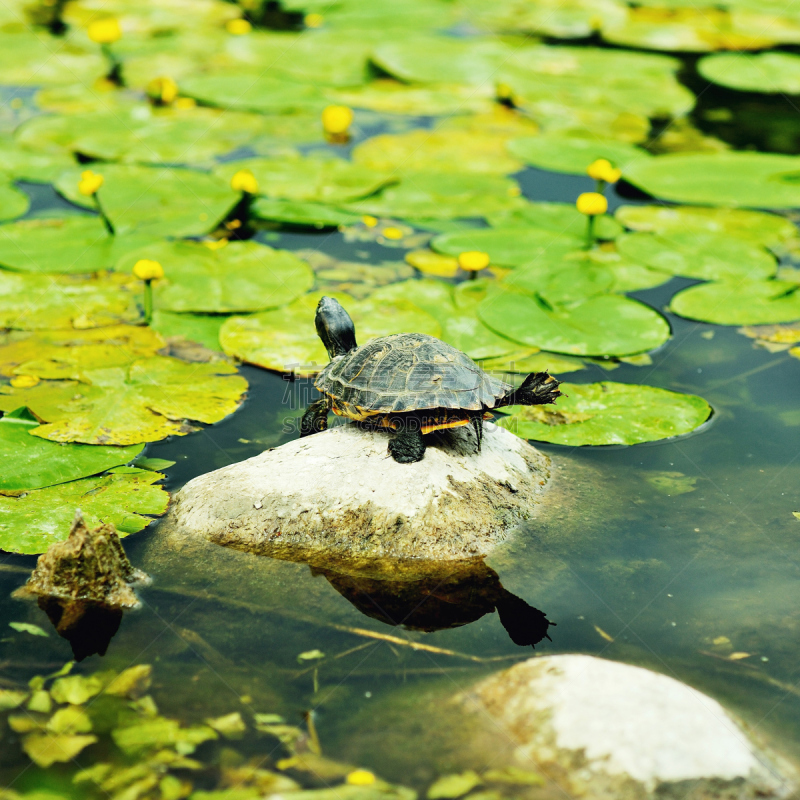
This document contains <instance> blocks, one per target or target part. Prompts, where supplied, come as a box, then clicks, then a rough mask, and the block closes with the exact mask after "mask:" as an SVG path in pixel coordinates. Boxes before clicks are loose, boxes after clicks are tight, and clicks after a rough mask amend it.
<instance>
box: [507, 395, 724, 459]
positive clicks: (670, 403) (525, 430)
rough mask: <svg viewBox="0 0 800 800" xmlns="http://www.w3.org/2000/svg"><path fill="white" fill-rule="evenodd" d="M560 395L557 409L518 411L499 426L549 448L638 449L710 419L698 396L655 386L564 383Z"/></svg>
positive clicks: (682, 432) (514, 411) (683, 432)
mask: <svg viewBox="0 0 800 800" xmlns="http://www.w3.org/2000/svg"><path fill="white" fill-rule="evenodd" d="M562 391H563V392H564V394H565V395H566V396H565V397H560V398H559V399H558V404H557V405H556V406H517V407H516V408H514V409H512V411H513V413H512V414H511V415H510V416H508V417H503V418H502V419H500V420H499V421H498V424H499V425H500V426H502V427H504V428H506V429H507V430H510V431H511V432H512V433H515V434H517V436H522V437H523V438H525V439H535V440H537V441H541V442H553V443H554V444H564V445H570V446H575V445H587V444H590V445H607V444H639V443H640V442H654V441H658V440H659V439H668V438H670V437H672V436H681V435H683V434H686V433H690V432H691V431H693V430H695V429H696V428H698V427H699V426H700V425H702V424H703V423H704V422H705V421H706V420H707V419H708V418H709V417H710V416H711V407H710V406H709V405H708V403H706V401H705V400H703V398H702V397H697V396H696V395H692V394H679V393H677V392H670V391H667V390H666V389H657V388H656V387H654V386H633V385H630V384H625V383H611V382H608V381H604V382H602V383H588V384H569V383H565V384H562Z"/></svg>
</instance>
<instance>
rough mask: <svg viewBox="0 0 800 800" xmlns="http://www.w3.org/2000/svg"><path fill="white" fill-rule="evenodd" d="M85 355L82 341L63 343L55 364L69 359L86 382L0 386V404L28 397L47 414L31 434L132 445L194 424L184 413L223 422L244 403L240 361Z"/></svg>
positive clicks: (43, 368) (29, 369) (47, 370)
mask: <svg viewBox="0 0 800 800" xmlns="http://www.w3.org/2000/svg"><path fill="white" fill-rule="evenodd" d="M76 351H77V352H76ZM80 358H81V353H80V348H75V349H70V348H67V347H65V348H64V353H63V355H62V356H61V359H60V362H56V364H58V363H61V364H64V365H65V368H66V369H69V368H70V367H71V368H72V369H73V372H74V374H76V375H77V376H78V377H80V379H81V381H82V382H80V383H79V382H77V381H75V380H45V381H42V382H41V383H39V384H37V385H36V386H34V387H32V388H26V389H22V388H19V389H15V388H13V387H10V386H0V410H12V409H14V408H18V407H19V406H21V405H26V406H27V407H28V408H29V409H30V410H31V411H32V412H33V413H34V414H35V415H36V416H37V417H38V418H39V419H41V420H44V422H45V424H43V425H41V426H40V427H39V428H36V429H35V431H34V435H35V436H41V437H42V438H43V439H50V440H51V441H54V442H83V443H85V444H119V445H129V444H137V443H139V442H155V441H158V440H159V439H164V438H166V437H167V436H173V435H175V436H183V435H185V434H186V433H189V432H190V431H191V430H192V428H191V427H190V426H189V425H188V424H187V422H186V421H187V420H193V421H198V422H204V423H206V424H209V425H210V424H212V423H214V422H219V421H220V420H221V419H224V418H225V417H226V416H228V415H229V414H232V413H233V412H234V411H235V410H236V409H237V408H238V407H239V404H240V403H241V401H242V395H243V394H244V392H245V390H246V389H247V381H246V380H245V379H244V378H243V377H241V376H240V375H237V374H236V368H235V367H233V366H231V365H230V364H226V363H224V362H215V363H192V364H189V363H186V362H184V361H179V360H178V359H176V358H168V357H164V356H151V357H149V358H148V357H145V358H139V359H136V360H132V361H130V363H127V364H125V363H122V364H115V365H113V366H108V367H97V366H94V365H91V364H90V365H89V366H88V367H86V368H84V366H83V365H82V364H81V363H80V360H79V359H80ZM52 361H55V359H52ZM52 369H53V363H52V362H51V361H48V362H43V363H41V364H38V365H37V364H36V363H35V362H30V363H28V364H26V365H25V373H26V374H32V375H36V374H37V372H38V373H39V374H40V375H43V376H46V375H48V374H51V370H52Z"/></svg>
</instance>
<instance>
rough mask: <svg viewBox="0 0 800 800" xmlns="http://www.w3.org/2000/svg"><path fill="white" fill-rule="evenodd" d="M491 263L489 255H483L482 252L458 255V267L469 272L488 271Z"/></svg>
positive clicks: (472, 251) (470, 251)
mask: <svg viewBox="0 0 800 800" xmlns="http://www.w3.org/2000/svg"><path fill="white" fill-rule="evenodd" d="M490 262H491V259H490V258H489V254H488V253H483V252H481V251H480V250H467V251H466V252H464V253H459V254H458V266H459V267H461V269H463V270H466V271H467V272H477V271H478V270H480V269H486V267H488V266H489V264H490Z"/></svg>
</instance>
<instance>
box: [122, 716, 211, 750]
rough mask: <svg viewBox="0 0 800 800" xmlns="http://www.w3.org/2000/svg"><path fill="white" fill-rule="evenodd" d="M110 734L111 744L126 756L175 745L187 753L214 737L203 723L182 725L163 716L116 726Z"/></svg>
mask: <svg viewBox="0 0 800 800" xmlns="http://www.w3.org/2000/svg"><path fill="white" fill-rule="evenodd" d="M111 736H112V738H113V739H114V744H116V745H117V747H119V749H120V750H122V752H123V753H126V754H127V755H135V754H136V753H141V752H142V751H146V750H157V749H161V748H164V747H176V746H177V747H178V748H179V751H180V752H181V753H182V754H189V753H192V752H193V751H194V750H195V748H196V747H197V746H198V745H200V744H202V743H203V742H207V741H209V740H210V739H216V738H217V734H216V733H214V731H213V730H212V729H211V728H209V727H207V726H205V725H198V726H195V727H193V728H182V727H181V724H180V723H179V722H178V721H177V720H174V719H166V718H164V717H156V718H154V719H142V720H137V721H136V722H135V723H134V724H132V725H127V726H126V727H124V728H117V729H116V730H114V731H113V732H112V733H111Z"/></svg>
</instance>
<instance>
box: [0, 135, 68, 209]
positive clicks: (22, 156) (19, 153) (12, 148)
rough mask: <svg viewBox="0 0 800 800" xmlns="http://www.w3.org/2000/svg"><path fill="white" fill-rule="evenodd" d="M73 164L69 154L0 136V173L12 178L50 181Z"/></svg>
mask: <svg viewBox="0 0 800 800" xmlns="http://www.w3.org/2000/svg"><path fill="white" fill-rule="evenodd" d="M74 166H75V160H74V159H73V158H72V157H71V156H69V155H65V154H63V153H42V152H41V151H39V150H29V149H28V148H26V147H22V146H21V145H20V144H18V143H17V142H15V141H13V140H11V139H2V138H0V173H3V174H5V175H7V176H8V177H9V178H13V179H14V180H23V181H30V182H32V183H52V182H53V181H54V180H55V179H56V178H57V177H58V176H59V175H60V174H61V173H62V172H63V171H64V170H65V169H70V168H71V167H74ZM6 218H8V217H6Z"/></svg>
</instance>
